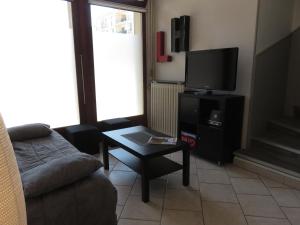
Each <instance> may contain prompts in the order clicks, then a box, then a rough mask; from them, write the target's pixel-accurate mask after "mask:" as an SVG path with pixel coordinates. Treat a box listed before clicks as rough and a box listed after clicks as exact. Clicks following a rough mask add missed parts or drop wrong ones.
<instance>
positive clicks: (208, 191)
mask: <svg viewBox="0 0 300 225" xmlns="http://www.w3.org/2000/svg"><path fill="white" fill-rule="evenodd" d="M200 192H201V199H202V200H205V201H214V202H231V203H237V202H238V201H237V198H236V195H235V193H234V190H233V188H232V186H231V185H228V184H206V183H200Z"/></svg>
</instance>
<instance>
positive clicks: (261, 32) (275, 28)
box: [256, 0, 294, 54]
mask: <svg viewBox="0 0 300 225" xmlns="http://www.w3.org/2000/svg"><path fill="white" fill-rule="evenodd" d="M259 2H260V3H259V10H258V11H259V15H258V27H257V28H258V29H257V45H256V53H257V54H259V53H261V52H262V51H264V50H265V49H267V48H268V47H270V46H272V45H273V44H275V43H277V42H278V41H279V40H281V39H282V38H284V37H286V36H288V35H289V34H290V33H291V30H292V20H293V14H294V0H260V1H259Z"/></svg>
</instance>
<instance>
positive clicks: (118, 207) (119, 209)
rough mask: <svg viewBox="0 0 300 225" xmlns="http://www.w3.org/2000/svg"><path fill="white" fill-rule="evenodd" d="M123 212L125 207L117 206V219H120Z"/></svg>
mask: <svg viewBox="0 0 300 225" xmlns="http://www.w3.org/2000/svg"><path fill="white" fill-rule="evenodd" d="M122 210H123V206H120V205H117V207H116V214H117V218H118V219H119V218H120V216H121V213H122Z"/></svg>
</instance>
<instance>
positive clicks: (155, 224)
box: [118, 219, 160, 225]
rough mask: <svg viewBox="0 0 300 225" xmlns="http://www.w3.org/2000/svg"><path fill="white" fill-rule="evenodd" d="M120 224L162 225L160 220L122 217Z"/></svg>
mask: <svg viewBox="0 0 300 225" xmlns="http://www.w3.org/2000/svg"><path fill="white" fill-rule="evenodd" d="M118 225H160V223H159V222H152V221H143V220H129V219H120V220H119V223H118Z"/></svg>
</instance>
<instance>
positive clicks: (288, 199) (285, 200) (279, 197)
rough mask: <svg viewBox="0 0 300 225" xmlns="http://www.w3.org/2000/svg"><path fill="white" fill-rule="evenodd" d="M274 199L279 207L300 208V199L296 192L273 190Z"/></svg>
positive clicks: (280, 189)
mask: <svg viewBox="0 0 300 225" xmlns="http://www.w3.org/2000/svg"><path fill="white" fill-rule="evenodd" d="M270 191H271V193H272V195H273V197H274V198H275V200H276V201H277V203H278V205H280V206H285V207H300V199H299V198H298V197H297V194H296V192H295V191H294V190H291V189H283V188H271V189H270Z"/></svg>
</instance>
